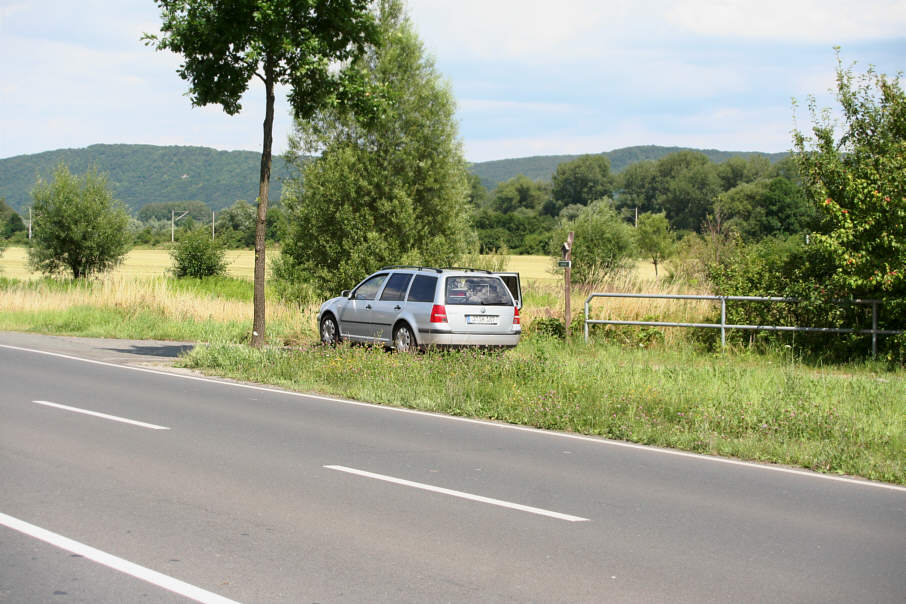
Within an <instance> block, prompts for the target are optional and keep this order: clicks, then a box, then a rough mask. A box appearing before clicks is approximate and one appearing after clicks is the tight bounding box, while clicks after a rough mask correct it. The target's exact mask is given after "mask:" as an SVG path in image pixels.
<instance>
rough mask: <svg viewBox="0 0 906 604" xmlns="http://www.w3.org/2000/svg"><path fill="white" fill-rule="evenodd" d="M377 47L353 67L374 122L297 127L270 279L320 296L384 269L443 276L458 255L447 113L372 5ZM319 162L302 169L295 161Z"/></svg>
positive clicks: (418, 55) (412, 47) (458, 202)
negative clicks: (282, 234) (301, 284)
mask: <svg viewBox="0 0 906 604" xmlns="http://www.w3.org/2000/svg"><path fill="white" fill-rule="evenodd" d="M378 22H379V27H380V31H381V38H382V39H383V44H382V45H380V46H377V45H374V46H370V47H369V48H368V52H367V53H366V55H365V56H364V57H363V58H362V59H361V60H359V61H358V62H357V63H356V64H355V65H354V67H355V68H357V69H360V70H361V71H362V73H364V74H365V75H366V77H367V78H368V79H369V81H370V85H371V86H372V87H374V88H377V89H380V90H382V91H383V94H384V97H385V99H386V110H385V111H383V112H381V113H380V115H378V116H377V117H376V118H373V119H368V120H363V119H360V116H358V115H355V114H353V115H350V114H349V113H346V112H341V111H336V110H333V109H332V108H325V109H324V110H322V111H320V112H317V113H316V114H315V115H313V116H312V117H311V119H309V120H299V121H298V122H297V131H296V136H295V137H294V139H293V142H292V143H291V146H292V147H293V149H294V150H295V151H296V152H297V157H299V158H300V161H299V162H298V164H297V165H298V169H299V176H298V177H297V178H295V179H292V180H290V181H289V182H287V183H285V185H284V187H285V188H284V190H285V191H286V193H285V194H284V199H283V203H284V205H285V207H286V211H287V216H288V224H289V233H288V234H287V237H286V239H285V241H284V248H283V254H282V256H281V261H280V263H279V265H278V267H277V269H276V270H275V273H276V274H277V275H279V276H280V277H281V278H283V279H294V278H304V279H305V280H307V281H309V282H311V283H312V284H313V285H314V286H315V287H316V288H317V289H319V290H322V291H333V292H336V291H339V290H340V289H345V288H348V287H350V286H351V285H353V284H355V283H356V281H358V280H359V279H361V278H362V277H364V276H365V275H367V274H368V273H369V272H371V271H372V270H374V269H375V268H377V267H379V266H381V265H382V264H398V263H400V262H403V263H426V264H435V265H449V264H452V263H453V262H454V261H455V260H457V259H458V258H459V256H460V255H461V254H462V253H463V252H464V251H465V248H466V239H467V223H466V211H467V206H468V197H469V191H470V186H469V182H468V179H467V177H466V174H467V172H466V163H465V160H464V158H463V156H462V149H461V144H460V142H459V139H458V131H457V123H456V116H455V103H454V99H453V95H452V93H451V91H450V89H449V86H448V85H447V84H446V83H444V82H443V81H442V79H441V78H440V76H439V74H438V73H437V70H436V68H435V66H434V62H433V61H432V60H431V59H430V58H428V57H427V56H426V55H425V52H424V48H423V46H422V43H421V41H420V40H419V39H418V36H417V35H416V33H415V31H414V30H413V28H412V25H411V23H410V21H409V19H408V18H407V17H406V16H405V14H404V11H403V5H402V3H401V2H400V1H398V0H382V1H381V2H380V3H379V9H378ZM315 149H320V150H321V155H320V157H318V158H316V159H314V160H306V161H301V157H302V155H301V151H308V150H315Z"/></svg>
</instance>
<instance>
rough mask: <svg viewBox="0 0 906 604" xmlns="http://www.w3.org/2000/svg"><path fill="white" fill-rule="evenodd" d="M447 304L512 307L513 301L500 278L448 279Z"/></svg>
mask: <svg viewBox="0 0 906 604" xmlns="http://www.w3.org/2000/svg"><path fill="white" fill-rule="evenodd" d="M446 303H447V304H470V305H475V306H479V305H480V306H512V305H513V299H512V298H511V297H510V293H509V291H508V290H507V288H506V285H504V284H503V281H501V280H500V278H499V277H447V295H446Z"/></svg>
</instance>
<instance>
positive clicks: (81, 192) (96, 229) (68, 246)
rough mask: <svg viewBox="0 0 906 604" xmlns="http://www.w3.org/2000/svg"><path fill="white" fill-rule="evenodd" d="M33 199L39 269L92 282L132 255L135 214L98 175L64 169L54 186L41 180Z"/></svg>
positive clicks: (31, 252)
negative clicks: (131, 224) (131, 228)
mask: <svg viewBox="0 0 906 604" xmlns="http://www.w3.org/2000/svg"><path fill="white" fill-rule="evenodd" d="M31 196H32V212H33V217H34V222H33V227H32V240H31V244H30V246H29V248H28V262H29V265H30V266H31V267H32V268H33V269H35V270H38V271H40V272H42V273H45V274H48V275H50V274H54V273H59V272H65V271H69V272H71V273H72V276H73V277H75V278H79V277H87V276H88V275H91V274H93V273H98V272H103V271H107V270H109V269H110V268H112V267H114V266H115V265H117V264H119V262H120V261H121V260H122V258H123V256H124V255H125V254H126V252H127V251H128V250H129V245H130V243H131V242H130V236H129V229H128V227H129V214H128V213H127V212H126V208H125V206H124V205H123V204H122V203H121V202H119V201H117V200H115V199H114V198H113V193H112V192H111V190H110V187H109V186H108V185H107V179H106V177H105V176H102V175H99V174H98V173H97V171H96V170H90V171H88V172H86V173H85V174H84V175H82V176H76V175H74V174H72V173H70V171H69V168H67V167H66V165H65V164H62V163H61V164H59V165H58V166H57V168H56V169H55V170H54V172H53V178H52V180H50V181H49V182H48V181H45V180H43V179H38V182H37V183H36V184H35V187H34V189H33V190H32V193H31Z"/></svg>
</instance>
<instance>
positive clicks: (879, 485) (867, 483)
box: [0, 344, 906, 493]
mask: <svg viewBox="0 0 906 604" xmlns="http://www.w3.org/2000/svg"><path fill="white" fill-rule="evenodd" d="M0 348H8V349H10V350H21V351H23V352H32V353H35V354H43V355H47V356H52V357H58V358H61V359H69V360H71V361H80V362H82V363H91V364H93V365H103V366H105V367H115V368H117V369H127V370H129V371H140V372H143V373H153V374H155V375H163V376H167V377H175V378H181V379H184V380H194V381H197V382H207V383H210V384H220V385H221V386H233V387H236V388H245V389H247V390H256V391H259V392H271V393H274V394H283V395H287V396H295V397H300V398H310V399H315V400H319V401H327V402H331V403H341V404H344V405H354V406H357V407H367V408H369V409H373V410H376V411H388V412H393V413H409V414H413V415H422V416H426V417H433V418H435V419H441V420H446V421H451V422H461V423H467V424H478V425H481V426H486V427H491V428H497V429H500V430H516V431H519V432H530V433H532V434H537V435H539V436H549V437H554V438H567V439H570V440H580V441H584V442H589V443H595V444H597V445H603V446H608V447H620V448H624V449H635V450H638V451H646V452H648V453H657V454H660V455H672V456H674V457H685V458H687V459H694V460H698V461H704V462H711V463H722V464H728V465H733V466H739V467H743V468H752V469H755V470H766V471H769V472H781V473H783V474H792V475H794V476H802V477H806V478H817V479H819V480H829V481H832V482H840V483H844V484H849V485H854V486H860V487H872V488H875V489H885V490H888V491H898V492H900V493H906V487H904V486H900V485H896V484H889V483H886V482H877V481H872V480H867V479H857V478H847V477H846V476H835V475H833V474H822V473H820V472H812V471H809V470H799V469H796V468H788V467H784V466H775V465H768V464H761V463H755V462H751V461H741V460H739V459H729V458H727V457H717V456H714V455H701V454H699V453H689V452H687V451H677V450H676V449H662V448H660V447H653V446H650V445H640V444H637V443H630V442H624V441H620V440H609V439H606V438H603V437H600V436H585V435H582V434H570V433H568V432H554V431H551V430H541V429H539V428H531V427H528V426H517V425H515V424H504V423H500V422H492V421H490V420H483V419H472V418H469V417H457V416H454V415H443V414H440V413H431V412H429V411H419V410H418V409H406V408H404V407H391V406H388V405H380V404H377V403H363V402H361V401H353V400H349V399H343V398H337V397H333V396H323V395H320V394H306V393H303V392H293V391H291V390H281V389H279V388H271V387H267V386H255V385H254V384H244V383H242V382H231V381H227V380H226V379H214V378H209V377H202V376H197V375H186V374H183V373H173V372H172V371H160V370H157V369H148V368H146V367H133V366H132V365H118V364H116V363H108V362H106V361H96V360H94V359H86V358H83V357H77V356H72V355H68V354H61V353H59V352H49V351H47V350H37V349H34V348H24V347H22V346H12V345H10V344H0Z"/></svg>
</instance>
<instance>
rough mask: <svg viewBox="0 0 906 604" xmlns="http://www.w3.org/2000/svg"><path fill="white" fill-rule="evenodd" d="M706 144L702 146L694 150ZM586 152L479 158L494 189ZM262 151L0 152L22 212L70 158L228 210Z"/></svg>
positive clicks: (157, 193) (9, 193) (144, 199)
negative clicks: (41, 183)
mask: <svg viewBox="0 0 906 604" xmlns="http://www.w3.org/2000/svg"><path fill="white" fill-rule="evenodd" d="M685 149H686V148H685V147H657V146H651V145H649V146H640V147H626V148H623V149H615V150H613V151H608V152H605V153H604V154H603V155H606V156H607V157H608V158H609V159H610V165H611V169H612V171H613V172H619V171H621V170H623V169H624V168H625V167H626V166H628V165H629V164H631V163H634V162H637V161H642V160H646V159H651V160H654V159H660V158H661V157H664V156H665V155H669V154H670V153H675V152H677V151H682V150H685ZM691 150H693V151H699V149H691ZM701 151H702V153H704V154H706V155H707V156H708V157H710V158H711V160H712V161H716V162H721V161H726V160H727V159H729V158H730V157H734V156H742V157H748V156H751V155H759V154H758V153H746V152H733V151H717V150H714V149H707V150H701ZM760 155H767V157H769V158H770V159H771V161H777V160H779V159H782V158H783V157H786V155H787V154H786V153H773V154H760ZM576 157H579V156H578V155H546V156H536V157H523V158H517V159H502V160H497V161H487V162H480V163H475V164H472V166H471V170H472V172H473V173H475V174H477V175H478V176H479V177H480V178H481V181H482V183H483V184H484V186H485V187H487V188H488V190H493V189H494V188H495V187H496V186H497V184H498V183H500V182H503V181H505V180H509V179H510V178H513V177H514V176H516V175H518V174H525V175H526V176H528V177H529V178H531V179H533V180H539V179H543V180H548V179H550V177H551V175H552V174H553V173H554V170H555V169H556V168H557V165H558V164H560V163H562V162H566V161H570V160H572V159H575V158H576ZM260 158H261V156H260V154H259V153H257V152H255V151H217V150H215V149H209V148H207V147H176V146H173V147H160V146H154V145H91V146H90V147H86V148H84V149H58V150H56V151H45V152H44V153H36V154H32V155H18V156H16V157H9V158H6V159H0V197H5V198H6V202H7V204H9V205H10V206H11V207H12V208H13V209H15V210H16V211H18V212H20V213H21V211H22V208H24V207H27V206H28V205H29V203H30V200H29V192H30V191H31V189H32V187H33V186H34V184H35V180H36V179H37V177H38V176H39V175H40V176H45V177H47V176H50V174H51V173H52V172H53V169H54V167H55V166H56V165H57V164H58V163H59V162H60V161H61V160H62V161H65V162H66V164H67V165H68V166H69V169H70V170H71V171H72V172H74V173H77V174H80V173H82V172H85V171H86V170H88V169H89V168H90V167H91V166H97V168H98V170H100V171H101V172H106V173H107V174H108V176H109V179H110V184H111V185H112V187H113V190H114V193H115V195H116V197H117V198H118V199H121V200H122V201H123V202H124V203H125V204H126V205H127V206H128V207H129V209H130V210H131V211H132V213H133V214H137V213H138V210H139V209H140V208H141V207H142V206H143V205H145V204H146V203H151V202H165V201H203V202H205V203H207V204H208V205H209V206H210V207H211V209H213V210H220V209H222V208H224V207H227V206H230V205H232V204H233V203H234V202H235V201H236V200H237V199H245V200H247V201H249V202H254V201H255V198H256V197H257V196H258V172H259V166H260ZM288 175H289V170H288V168H287V166H286V163H285V162H284V161H283V159H282V158H281V157H274V165H273V168H272V179H271V191H270V198H271V199H272V200H278V199H280V193H281V191H282V188H283V187H282V184H281V182H282V180H283V179H284V178H286V177H287V176H288Z"/></svg>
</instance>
